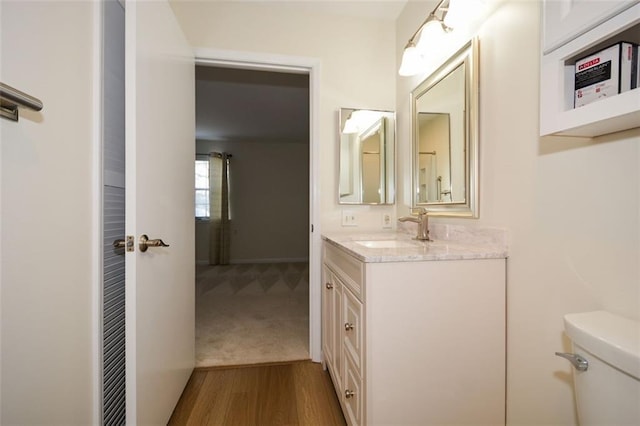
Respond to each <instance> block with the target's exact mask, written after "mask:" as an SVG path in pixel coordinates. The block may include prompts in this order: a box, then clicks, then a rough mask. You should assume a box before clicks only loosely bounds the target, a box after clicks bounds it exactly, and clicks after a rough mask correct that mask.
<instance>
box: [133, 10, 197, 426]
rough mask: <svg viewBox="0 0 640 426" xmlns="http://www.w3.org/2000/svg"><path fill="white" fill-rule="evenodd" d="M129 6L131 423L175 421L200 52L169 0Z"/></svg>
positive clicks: (184, 366)
mask: <svg viewBox="0 0 640 426" xmlns="http://www.w3.org/2000/svg"><path fill="white" fill-rule="evenodd" d="M125 13H126V18H125V36H126V47H125V61H126V65H125V74H126V78H125V80H126V83H125V87H126V234H127V235H132V236H134V240H135V251H134V252H128V253H127V254H126V315H127V318H126V324H127V325H126V333H127V337H126V369H127V371H126V377H127V386H126V393H127V424H131V425H135V424H167V421H168V420H169V417H170V416H171V413H172V411H173V408H174V406H175V404H176V402H177V401H178V399H179V397H180V395H181V392H182V390H183V388H184V386H185V384H186V382H187V380H188V378H189V375H190V373H191V371H192V369H193V367H194V342H195V335H194V333H195V331H194V292H195V291H194V283H195V277H194V274H195V272H194V264H195V263H194V262H195V253H194V250H195V248H194V245H195V244H194V224H195V220H194V201H193V199H194V158H195V153H194V150H195V148H194V146H195V143H194V140H195V139H194V138H195V135H194V132H195V130H194V129H195V112H194V111H195V102H194V97H195V86H194V58H193V53H192V50H191V48H190V46H189V45H188V43H187V42H186V40H185V38H184V35H183V34H182V31H181V29H180V27H179V25H178V24H177V22H176V20H175V17H174V15H173V12H172V11H171V8H170V7H169V4H168V3H167V2H166V1H153V2H149V1H140V2H136V1H127V2H126V12H125ZM143 234H146V235H148V237H149V238H150V239H162V240H163V241H164V242H165V243H166V244H168V245H169V246H168V247H151V248H149V249H148V250H147V251H145V252H142V251H141V250H140V248H139V246H138V242H139V239H140V237H141V235H143Z"/></svg>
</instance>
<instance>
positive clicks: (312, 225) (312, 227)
mask: <svg viewBox="0 0 640 426" xmlns="http://www.w3.org/2000/svg"><path fill="white" fill-rule="evenodd" d="M311 232H313V223H312V224H311Z"/></svg>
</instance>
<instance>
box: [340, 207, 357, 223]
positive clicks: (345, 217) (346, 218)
mask: <svg viewBox="0 0 640 426" xmlns="http://www.w3.org/2000/svg"><path fill="white" fill-rule="evenodd" d="M342 226H358V219H357V217H356V214H355V213H354V212H353V211H351V210H343V211H342Z"/></svg>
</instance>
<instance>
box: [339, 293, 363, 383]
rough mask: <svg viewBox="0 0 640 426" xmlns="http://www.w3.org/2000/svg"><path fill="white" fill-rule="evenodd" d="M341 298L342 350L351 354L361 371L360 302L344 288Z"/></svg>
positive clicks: (361, 334)
mask: <svg viewBox="0 0 640 426" xmlns="http://www.w3.org/2000/svg"><path fill="white" fill-rule="evenodd" d="M342 300H343V304H344V310H343V311H342V318H343V321H342V322H343V324H342V326H343V327H344V328H343V332H342V333H343V334H342V335H343V336H344V350H345V352H348V354H349V355H350V356H351V358H352V360H353V364H354V366H355V368H357V369H358V372H362V355H363V335H364V333H363V331H364V330H363V329H364V327H363V324H362V319H363V315H362V311H363V309H362V303H360V301H359V300H358V299H357V298H356V297H355V296H354V295H353V294H352V293H351V291H349V290H344V292H343V294H342Z"/></svg>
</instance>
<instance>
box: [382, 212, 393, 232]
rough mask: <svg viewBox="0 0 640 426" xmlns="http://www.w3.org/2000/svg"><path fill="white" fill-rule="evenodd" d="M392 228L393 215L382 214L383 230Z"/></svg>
mask: <svg viewBox="0 0 640 426" xmlns="http://www.w3.org/2000/svg"><path fill="white" fill-rule="evenodd" d="M391 228H392V226H391V213H382V229H391Z"/></svg>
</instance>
